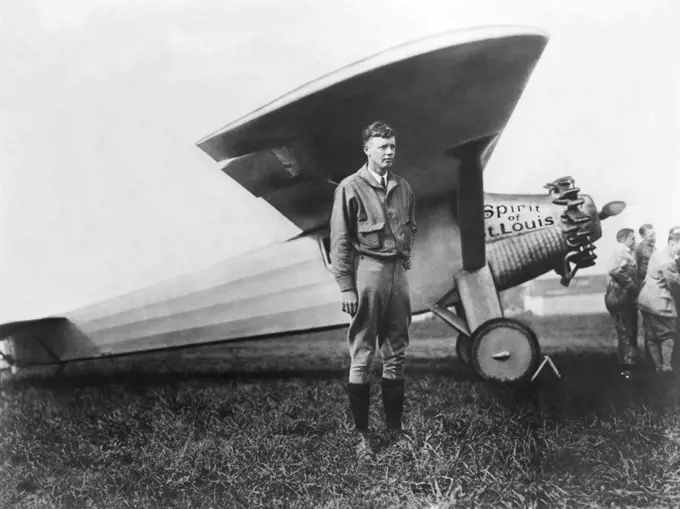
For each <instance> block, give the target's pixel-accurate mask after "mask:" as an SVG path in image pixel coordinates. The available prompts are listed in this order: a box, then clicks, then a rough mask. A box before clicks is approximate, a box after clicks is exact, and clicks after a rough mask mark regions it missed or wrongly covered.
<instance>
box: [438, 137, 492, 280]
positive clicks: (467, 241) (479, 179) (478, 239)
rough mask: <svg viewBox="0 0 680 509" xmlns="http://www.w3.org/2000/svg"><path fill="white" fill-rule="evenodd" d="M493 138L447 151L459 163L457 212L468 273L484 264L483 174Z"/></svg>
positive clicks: (478, 139) (483, 138) (479, 140)
mask: <svg viewBox="0 0 680 509" xmlns="http://www.w3.org/2000/svg"><path fill="white" fill-rule="evenodd" d="M495 138H496V136H495V135H492V136H484V137H482V138H477V139H475V140H472V141H469V142H467V143H464V144H463V145H459V146H457V147H455V148H454V149H453V150H451V151H450V152H449V153H450V154H451V155H453V156H454V157H456V158H457V159H458V160H459V161H460V171H459V172H458V179H459V181H458V200H457V202H458V210H457V212H458V225H459V227H460V238H461V249H462V253H463V268H464V269H465V270H467V271H474V270H477V269H481V268H482V267H484V266H485V265H486V240H485V235H484V177H483V172H484V166H485V164H486V161H487V160H488V159H489V156H490V150H492V149H493V148H494V145H495V144H494V143H492V142H493V141H494V140H495ZM487 149H488V150H487Z"/></svg>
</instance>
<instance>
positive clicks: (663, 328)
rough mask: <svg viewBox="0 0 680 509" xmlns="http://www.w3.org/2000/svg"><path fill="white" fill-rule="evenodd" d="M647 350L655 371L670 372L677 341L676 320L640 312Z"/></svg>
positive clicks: (672, 317)
mask: <svg viewBox="0 0 680 509" xmlns="http://www.w3.org/2000/svg"><path fill="white" fill-rule="evenodd" d="M641 313H642V325H643V328H644V331H645V342H646V343H647V350H648V351H649V355H650V357H651V358H652V362H654V367H655V368H656V369H657V371H671V370H672V369H673V367H672V364H671V361H672V359H673V349H674V346H675V342H676V340H677V339H678V330H677V318H676V317H674V316H661V315H655V314H653V313H649V312H647V311H642V310H641Z"/></svg>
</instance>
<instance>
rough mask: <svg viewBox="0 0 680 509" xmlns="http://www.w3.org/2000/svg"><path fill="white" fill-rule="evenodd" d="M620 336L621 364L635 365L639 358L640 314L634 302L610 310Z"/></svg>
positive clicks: (619, 355)
mask: <svg viewBox="0 0 680 509" xmlns="http://www.w3.org/2000/svg"><path fill="white" fill-rule="evenodd" d="M609 314H610V315H611V317H612V320H614V328H615V329H616V336H617V338H618V359H619V364H624V365H633V364H635V362H636V360H637V337H638V314H637V308H636V307H635V305H634V304H631V305H629V306H624V307H623V308H621V309H618V310H615V311H609Z"/></svg>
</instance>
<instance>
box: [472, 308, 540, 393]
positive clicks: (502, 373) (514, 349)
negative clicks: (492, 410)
mask: <svg viewBox="0 0 680 509" xmlns="http://www.w3.org/2000/svg"><path fill="white" fill-rule="evenodd" d="M470 350H471V352H470V356H471V359H472V366H473V367H474V369H475V371H476V372H477V373H478V374H479V375H480V376H481V377H482V378H484V379H485V380H493V381H496V382H519V381H522V380H525V379H527V378H528V377H530V376H531V375H532V374H533V373H534V372H535V371H536V368H537V365H538V361H539V356H540V351H541V349H540V346H539V344H538V339H537V338H536V334H535V333H534V331H532V330H531V329H530V328H529V326H528V325H526V324H524V323H522V322H520V321H519V320H515V319H512V318H494V319H492V320H489V321H488V322H485V323H483V324H482V325H481V326H480V327H478V328H477V330H475V331H474V333H473V334H472V338H471V349H470Z"/></svg>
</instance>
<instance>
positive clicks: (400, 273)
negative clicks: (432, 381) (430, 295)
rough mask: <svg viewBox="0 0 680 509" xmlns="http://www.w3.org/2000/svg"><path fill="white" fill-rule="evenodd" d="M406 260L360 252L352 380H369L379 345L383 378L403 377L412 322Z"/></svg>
mask: <svg viewBox="0 0 680 509" xmlns="http://www.w3.org/2000/svg"><path fill="white" fill-rule="evenodd" d="M402 264H403V260H401V259H390V260H384V261H383V260H378V259H375V258H371V257H369V256H365V255H360V256H358V260H357V268H356V286H357V296H358V299H359V302H358V308H357V312H356V314H355V315H354V317H353V318H352V322H351V323H350V326H349V332H348V342H349V353H350V357H351V366H350V369H349V383H351V384H365V383H368V382H369V381H370V370H371V364H372V362H373V357H374V355H375V349H376V345H377V346H378V347H379V348H380V354H381V356H382V361H383V373H382V377H383V378H386V379H388V380H403V379H404V361H405V360H406V348H407V347H408V343H409V337H408V327H409V325H411V301H410V298H409V288H408V281H407V278H406V269H404V267H403V265H402Z"/></svg>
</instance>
